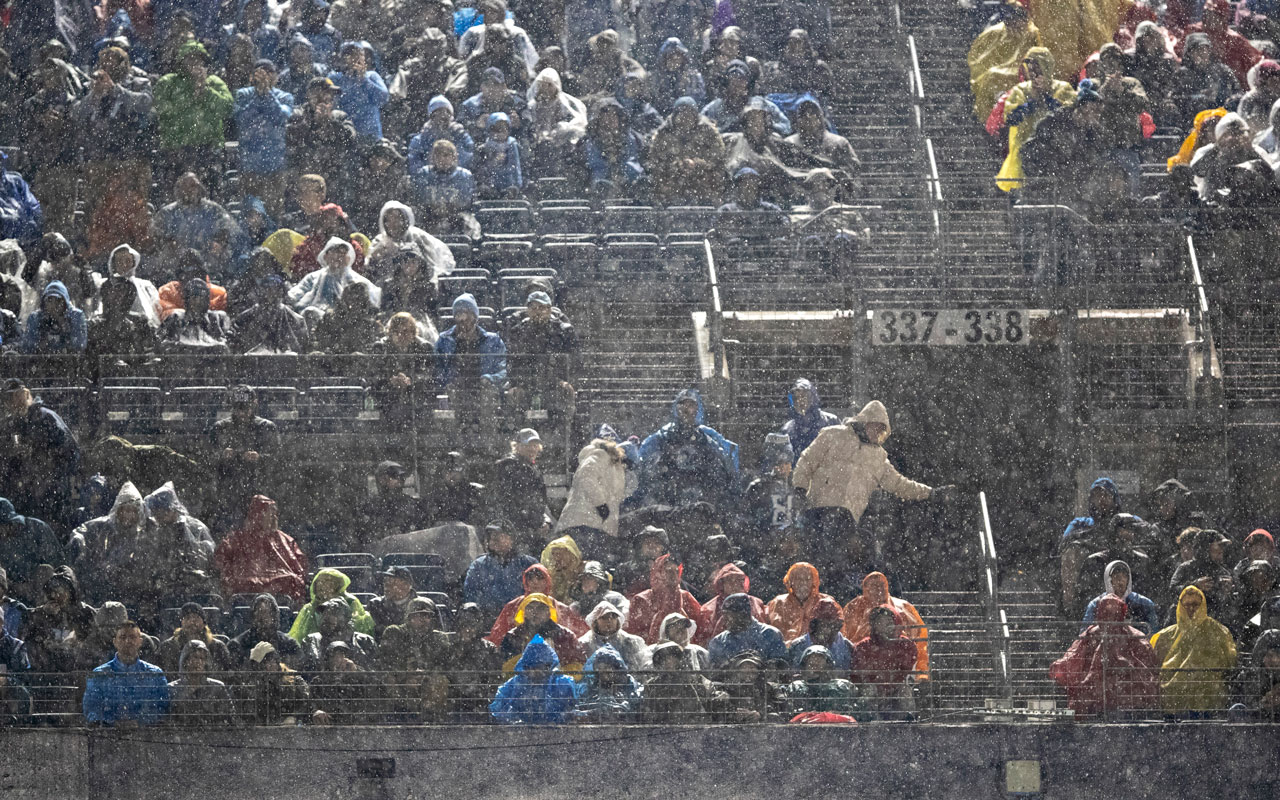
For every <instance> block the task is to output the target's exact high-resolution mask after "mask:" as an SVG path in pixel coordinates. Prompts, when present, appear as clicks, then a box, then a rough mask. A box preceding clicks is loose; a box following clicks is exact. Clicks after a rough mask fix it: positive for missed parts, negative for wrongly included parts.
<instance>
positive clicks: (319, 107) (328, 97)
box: [299, 89, 337, 203]
mask: <svg viewBox="0 0 1280 800" xmlns="http://www.w3.org/2000/svg"><path fill="white" fill-rule="evenodd" d="M307 99H308V100H310V101H311V107H312V108H314V109H315V110H316V113H317V114H319V115H320V116H322V117H328V116H331V115H332V114H333V107H334V105H335V103H336V100H337V99H336V98H335V96H334V94H333V92H331V91H329V90H328V89H315V90H313V91H311V92H308V93H307ZM299 203H301V200H299Z"/></svg>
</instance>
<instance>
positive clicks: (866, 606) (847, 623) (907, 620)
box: [844, 572, 929, 681]
mask: <svg viewBox="0 0 1280 800" xmlns="http://www.w3.org/2000/svg"><path fill="white" fill-rule="evenodd" d="M884 605H887V606H889V607H890V608H892V609H893V610H894V611H896V612H898V616H899V617H900V618H901V619H902V621H903V625H904V628H903V630H904V632H905V633H906V634H907V636H908V637H909V638H910V639H911V640H912V641H913V642H915V645H916V667H915V672H916V674H917V677H916V680H918V681H920V680H926V679H928V677H929V629H928V628H927V627H925V624H924V620H923V619H921V618H920V612H918V611H916V607H915V606H913V605H911V604H910V603H908V602H907V601H906V600H903V599H901V598H898V597H893V596H891V595H890V594H889V579H888V578H886V577H885V575H884V573H883V572H873V573H871V574H870V575H868V576H867V577H865V578H863V579H862V594H861V595H860V596H858V597H855V598H853V600H850V601H849V605H847V606H845V607H844V638H846V639H848V640H849V641H850V642H859V641H862V640H863V639H865V638H866V637H868V636H870V635H871V609H873V608H875V607H876V606H884Z"/></svg>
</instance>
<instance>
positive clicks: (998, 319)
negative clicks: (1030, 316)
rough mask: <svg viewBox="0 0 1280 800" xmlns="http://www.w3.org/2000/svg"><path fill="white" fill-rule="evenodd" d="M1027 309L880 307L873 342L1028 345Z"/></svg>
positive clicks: (873, 318) (873, 325) (873, 324)
mask: <svg viewBox="0 0 1280 800" xmlns="http://www.w3.org/2000/svg"><path fill="white" fill-rule="evenodd" d="M1030 340H1031V335H1030V332H1029V331H1028V330H1027V312H1026V311H1025V310H1022V309H1011V308H983V309H978V308H968V309H957V308H943V309H924V308H878V309H875V311H874V312H873V313H872V315H871V344H873V345H876V346H889V345H928V346H931V347H948V346H952V345H960V346H965V345H992V344H1027V343H1028V342H1030Z"/></svg>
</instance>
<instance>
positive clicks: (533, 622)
mask: <svg viewBox="0 0 1280 800" xmlns="http://www.w3.org/2000/svg"><path fill="white" fill-rule="evenodd" d="M524 621H525V623H526V624H528V625H529V626H530V627H532V628H534V629H538V628H541V627H542V626H543V625H546V624H547V623H548V622H550V621H551V609H550V608H547V605H546V604H545V603H530V604H529V605H527V606H525V607H524Z"/></svg>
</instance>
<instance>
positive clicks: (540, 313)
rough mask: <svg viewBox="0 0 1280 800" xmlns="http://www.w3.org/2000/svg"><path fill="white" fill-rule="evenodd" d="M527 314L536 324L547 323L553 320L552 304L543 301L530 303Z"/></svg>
mask: <svg viewBox="0 0 1280 800" xmlns="http://www.w3.org/2000/svg"><path fill="white" fill-rule="evenodd" d="M526 314H527V315H528V317H529V321H530V322H532V323H534V324H535V325H545V324H546V323H548V322H550V321H551V306H549V305H545V304H543V303H530V304H529V307H528V310H527V311H526Z"/></svg>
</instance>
